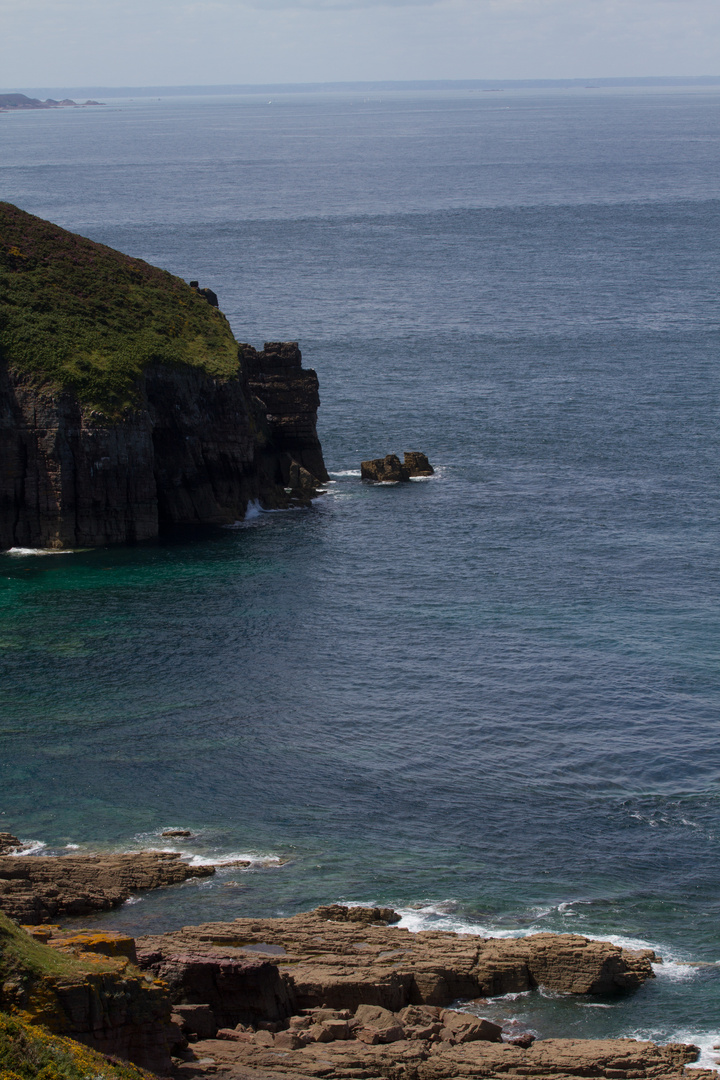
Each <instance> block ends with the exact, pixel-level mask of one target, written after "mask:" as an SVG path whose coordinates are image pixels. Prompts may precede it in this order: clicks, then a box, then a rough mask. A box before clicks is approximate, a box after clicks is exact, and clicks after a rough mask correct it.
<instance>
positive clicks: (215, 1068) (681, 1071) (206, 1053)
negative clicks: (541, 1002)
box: [174, 1032, 718, 1080]
mask: <svg viewBox="0 0 720 1080" xmlns="http://www.w3.org/2000/svg"><path fill="white" fill-rule="evenodd" d="M218 1034H221V1033H218ZM222 1034H224V1033H222ZM234 1034H237V1035H242V1034H243V1033H241V1032H236V1033H234ZM260 1034H261V1033H260V1032H258V1033H257V1035H258V1036H260ZM262 1034H263V1036H265V1038H264V1039H263V1040H262V1041H260V1040H259V1041H258V1042H257V1043H255V1042H245V1041H241V1040H240V1039H238V1040H231V1039H228V1038H227V1037H224V1038H215V1039H208V1040H202V1041H198V1042H195V1043H193V1044H192V1045H191V1046H190V1047H189V1048H188V1050H187V1051H186V1052H185V1053H184V1054H183V1059H182V1060H177V1061H176V1067H175V1070H174V1075H175V1076H176V1077H178V1078H187V1080H191V1078H193V1077H200V1076H207V1075H213V1076H217V1077H221V1078H222V1080H280V1078H281V1077H282V1078H287V1077H323V1078H325V1080H361V1078H368V1080H370V1078H373V1080H379V1078H383V1077H387V1080H459V1078H462V1080H470V1078H475V1077H478V1078H480V1077H482V1078H483V1080H507V1078H508V1077H518V1076H521V1077H522V1076H526V1077H538V1078H542V1080H547V1078H549V1077H552V1078H553V1080H580V1078H583V1080H584V1078H587V1077H597V1078H602V1080H626V1078H627V1080H717V1075H718V1074H717V1072H715V1071H713V1070H708V1069H696V1068H693V1069H688V1070H686V1069H685V1066H686V1065H688V1064H689V1063H691V1062H693V1061H695V1060H696V1059H697V1055H698V1050H697V1047H694V1046H686V1045H683V1044H670V1045H668V1046H657V1045H655V1044H654V1043H650V1042H636V1041H635V1040H633V1039H608V1040H595V1039H587V1040H585V1039H543V1040H538V1041H537V1042H535V1043H533V1044H532V1045H531V1046H530V1047H521V1046H513V1045H511V1044H509V1043H496V1042H487V1041H480V1040H477V1041H471V1042H460V1043H457V1044H455V1045H451V1044H448V1043H445V1042H438V1043H432V1042H430V1041H429V1040H425V1039H418V1038H412V1039H401V1040H398V1041H395V1042H392V1043H389V1044H386V1043H378V1044H370V1043H367V1042H363V1041H361V1040H360V1039H337V1040H333V1041H325V1042H316V1043H309V1044H305V1045H293V1040H292V1038H291V1037H289V1033H287V1032H283V1033H281V1034H277V1035H274V1036H273V1035H269V1033H268V1032H263V1033H262ZM268 1035H269V1038H268ZM263 1043H264V1045H263Z"/></svg>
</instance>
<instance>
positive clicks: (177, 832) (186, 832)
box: [160, 829, 192, 836]
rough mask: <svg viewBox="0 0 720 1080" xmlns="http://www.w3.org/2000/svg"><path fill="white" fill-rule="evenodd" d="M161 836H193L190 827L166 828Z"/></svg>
mask: <svg viewBox="0 0 720 1080" xmlns="http://www.w3.org/2000/svg"><path fill="white" fill-rule="evenodd" d="M160 835H161V836H192V832H191V831H190V829H166V830H165V832H163V833H160Z"/></svg>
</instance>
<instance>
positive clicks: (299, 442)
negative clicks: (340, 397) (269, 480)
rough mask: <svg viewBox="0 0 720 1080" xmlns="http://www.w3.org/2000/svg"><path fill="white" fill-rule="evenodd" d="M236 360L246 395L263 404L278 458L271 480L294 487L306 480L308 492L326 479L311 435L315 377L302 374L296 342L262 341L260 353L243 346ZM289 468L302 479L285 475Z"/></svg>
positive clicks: (316, 441)
mask: <svg viewBox="0 0 720 1080" xmlns="http://www.w3.org/2000/svg"><path fill="white" fill-rule="evenodd" d="M241 356H242V362H243V367H244V368H245V371H246V372H247V376H248V385H249V387H250V390H251V392H252V393H253V394H255V396H256V397H257V398H258V399H259V400H260V401H261V402H262V404H263V408H264V415H265V420H266V422H267V425H268V432H269V436H270V441H271V445H272V448H273V453H274V454H276V455H278V460H277V462H276V464H275V469H276V472H275V477H274V478H275V480H276V481H277V482H282V483H283V484H284V485H288V484H290V485H291V486H293V487H300V486H302V483H303V482H304V483H305V484H306V485H307V484H308V479H307V478H309V481H310V483H309V486H311V487H312V486H317V485H318V483H319V482H320V483H322V482H324V481H325V480H327V479H329V477H328V474H327V470H326V469H325V462H324V461H323V455H322V448H321V446H320V440H319V439H318V437H317V430H316V422H317V411H318V408H319V406H320V392H319V385H318V377H317V375H316V373H315V372H314V371H312V370H308V369H306V368H303V366H302V354H301V352H300V349H299V348H298V346H297V342H295V341H266V342H265V348H264V349H263V351H262V353H259V352H256V351H255V349H253V348H251V347H250V346H249V345H244V346H241ZM293 465H295V466H296V469H297V468H298V467H299V469H302V470H305V474H306V476H303V475H302V474H298V472H297V471H295V472H294V473H293V472H291V470H292V468H293ZM296 478H297V479H296ZM293 481H295V482H293ZM298 481H299V482H298Z"/></svg>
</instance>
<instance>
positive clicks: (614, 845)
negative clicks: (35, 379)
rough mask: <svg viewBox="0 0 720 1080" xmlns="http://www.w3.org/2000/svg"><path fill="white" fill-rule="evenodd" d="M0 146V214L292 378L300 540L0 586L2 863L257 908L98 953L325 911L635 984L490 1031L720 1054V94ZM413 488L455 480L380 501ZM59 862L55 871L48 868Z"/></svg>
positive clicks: (246, 538)
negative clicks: (309, 415) (398, 918)
mask: <svg viewBox="0 0 720 1080" xmlns="http://www.w3.org/2000/svg"><path fill="white" fill-rule="evenodd" d="M106 100H107V104H106V105H105V106H104V107H103V108H87V109H76V110H74V109H62V110H56V111H52V110H50V111H37V112H25V113H16V114H12V113H0V198H2V199H5V200H8V201H10V202H13V203H16V204H17V205H18V206H20V207H22V208H23V209H24V210H27V211H30V212H31V213H34V214H38V215H40V216H42V217H45V218H49V219H51V220H52V221H54V222H57V223H58V224H60V225H62V226H64V227H66V228H68V229H72V230H74V231H77V232H80V233H82V234H83V235H85V236H88V237H91V238H92V239H93V240H98V241H101V242H103V243H105V244H109V245H111V246H113V247H116V248H119V249H121V250H122V251H125V252H127V253H129V254H131V255H135V256H138V257H140V258H142V259H146V260H148V261H149V262H152V263H155V264H157V265H159V266H162V267H165V268H167V269H169V270H171V271H172V272H173V273H175V274H178V275H180V276H181V277H183V278H185V279H187V280H189V279H190V278H197V279H199V280H200V284H201V285H204V286H209V287H210V288H212V289H214V290H215V291H216V292H217V293H218V295H219V298H220V306H221V308H222V309H223V310H224V312H225V313H226V315H227V316H228V318H229V319H230V322H231V324H232V327H233V330H234V332H235V334H236V336H237V337H238V339H239V340H241V341H248V342H250V343H251V344H253V345H255V346H259V347H261V346H262V343H263V342H264V341H265V340H288V339H292V340H295V339H297V340H299V341H300V344H301V348H302V350H303V355H304V362H305V364H306V366H309V367H314V368H315V369H316V370H317V372H318V374H319V378H320V386H321V396H322V408H321V410H320V419H319V432H320V437H321V440H322V444H323V448H324V452H325V458H326V463H327V466H328V469H329V471H330V473H331V476H332V483H331V484H329V485H328V493H327V494H326V495H324V496H322V497H321V498H320V499H319V500H318V501H317V502H316V503H315V504H314V505H313V507H312V508H311V509H309V510H305V511H292V512H285V513H255V515H254V516H250V517H249V518H248V520H246V521H244V522H240V523H238V524H237V526H236V527H233V528H228V529H219V528H218V529H207V530H195V531H190V530H188V531H180V532H178V533H177V534H174V535H172V536H166V537H163V538H162V539H161V540H159V541H158V542H153V543H146V544H141V545H138V546H137V547H133V548H117V549H111V548H105V549H101V550H92V551H81V552H77V553H68V554H60V555H43V554H39V553H33V552H28V551H16V552H12V553H9V554H8V553H6V554H2V555H0V697H1V699H2V708H1V713H0V830H3V829H5V830H9V831H11V832H15V833H16V834H18V835H20V836H21V837H22V838H23V839H25V840H31V841H35V842H36V845H35V848H34V850H36V851H39V850H45V851H63V850H75V849H76V848H77V849H79V850H81V851H83V850H98V849H103V850H115V851H126V850H138V849H139V848H148V847H158V846H165V845H167V843H168V842H167V841H163V840H161V839H160V833H161V832H162V831H163V830H164V829H168V828H172V827H175V828H188V829H192V830H193V832H194V833H195V834H196V835H195V838H194V839H193V840H191V841H188V842H182V843H183V844H184V847H183V850H184V851H185V852H186V854H187V856H188V857H190V858H192V859H193V860H195V861H197V862H201V861H210V862H216V861H218V860H220V861H222V860H226V861H228V860H231V859H233V858H238V857H241V856H244V855H246V856H248V857H251V858H252V860H253V861H252V865H251V868H250V869H249V870H246V871H241V870H238V869H237V868H236V867H227V868H226V869H225V870H221V871H220V872H219V873H218V874H217V875H216V876H215V877H214V878H212V879H209V880H203V881H201V882H199V883H197V882H191V883H187V884H186V885H184V886H181V887H179V888H175V889H169V890H159V891H158V892H155V893H149V894H146V895H144V896H143V897H142V898H141V899H137V900H134V901H133V902H129V903H128V904H127V905H125V906H124V907H123V908H122V909H120V910H119V911H117V912H115V913H112V914H110V915H108V916H105V917H103V918H99V919H98V920H96V921H97V922H98V924H105V925H109V926H114V927H122V928H127V929H128V930H130V931H135V932H149V931H152V932H159V931H162V930H166V929H171V928H175V927H178V926H181V925H184V924H188V923H196V922H200V921H205V920H210V919H232V918H233V917H235V916H245V915H253V916H264V915H268V916H269V915H280V914H292V913H295V912H299V911H304V910H307V909H309V908H311V907H313V906H315V905H317V904H319V903H327V902H332V901H345V902H353V903H370V902H373V903H382V904H389V905H392V906H394V907H396V908H397V909H399V910H400V911H401V912H402V913H403V916H404V922H403V925H406V926H409V927H411V928H415V929H418V928H423V927H425V928H427V927H444V928H448V929H472V930H476V931H479V932H482V933H486V934H493V935H522V934H528V933H533V932H536V931H539V930H552V931H559V932H580V933H583V934H587V935H592V936H597V937H602V938H608V939H610V940H613V941H617V942H620V943H625V944H635V945H638V946H650V947H652V948H655V949H656V950H657V951H658V952H659V953H660V954H661V955H662V956H663V957H664V958H665V963H664V964H663V965H659V966H658V968H657V976H658V977H657V979H656V980H655V981H653V982H652V983H650V984H648V985H646V986H645V987H644V988H643V989H642V990H641V991H640V992H639V993H637V994H636V995H634V996H632V997H628V998H620V999H609V1000H603V1001H591V1000H589V999H585V998H577V999H567V998H562V997H559V996H557V995H547V994H544V993H542V992H539V991H537V992H532V993H528V994H524V995H519V996H518V995H515V996H513V997H512V998H504V999H499V1000H496V1001H495V1002H493V1003H492V1004H491V1005H490V1006H489V1007H488V1009H487V1010H485V1015H488V1016H490V1017H491V1018H493V1019H500V1020H502V1021H503V1022H505V1023H508V1024H510V1023H511V1022H512V1021H513V1020H514V1021H517V1024H519V1025H522V1026H523V1027H527V1028H529V1029H530V1030H533V1031H534V1032H536V1034H538V1035H539V1036H551V1035H568V1036H595V1037H599V1036H603V1037H610V1036H621V1035H635V1036H639V1037H652V1038H655V1039H658V1040H659V1041H668V1040H678V1039H681V1040H684V1041H695V1042H697V1043H698V1044H699V1045H701V1046H702V1047H703V1050H704V1054H703V1059H702V1060H703V1062H707V1063H710V1062H712V1060H713V1058H714V1057H716V1056H718V1053H717V1051H716V1052H715V1053H713V1051H712V1046H713V1044H714V1043H717V1044H719V1045H720V941H719V940H718V927H719V925H720V844H719V842H718V841H719V837H720V740H719V738H718V735H719V724H718V719H719V706H720V685H719V683H720V680H719V673H718V661H719V659H720V546H719V541H720V537H719V535H718V527H719V523H720V453H719V451H720V416H719V409H720V363H719V359H720V357H719V355H718V352H719V345H720V336H719V334H718V330H719V329H720V303H719V299H718V283H719V279H720V213H719V211H720V88H719V87H702V88H698V87H692V88H672V89H669V88H667V87H665V88H659V89H658V88H655V89H653V88H635V89H618V88H614V89H608V88H605V89H592V88H587V89H582V88H575V89H571V90H533V91H528V90H524V91H520V90H506V91H503V92H497V93H484V92H479V91H470V90H463V91H460V90H458V91H451V90H444V91H439V90H438V91H435V92H429V91H423V92H420V91H413V92H411V91H401V90H398V91H395V92H392V91H390V92H383V93H380V92H370V91H368V92H365V93H363V92H352V93H350V92H348V93H327V94H323V93H293V94H290V93H288V94H276V93H273V94H267V93H258V94H245V95H235V96H233V95H227V96H215V97H213V96H203V97H191V96H187V97H182V96H177V97H169V98H148V97H145V98H136V99H134V100H131V99H121V98H108V99H106ZM404 450H422V451H424V452H425V453H427V454H428V456H429V457H430V460H431V462H432V463H433V464H434V465H435V467H436V470H437V471H436V475H435V476H434V477H433V478H431V479H429V480H423V481H417V482H413V483H410V484H405V485H401V486H371V485H366V484H363V483H362V482H361V480H360V473H359V469H360V461H361V460H362V459H364V458H368V457H377V456H381V455H384V454H386V453H388V452H398V453H400V454H402V452H403V451H404ZM42 845H45V846H44V847H43V846H42Z"/></svg>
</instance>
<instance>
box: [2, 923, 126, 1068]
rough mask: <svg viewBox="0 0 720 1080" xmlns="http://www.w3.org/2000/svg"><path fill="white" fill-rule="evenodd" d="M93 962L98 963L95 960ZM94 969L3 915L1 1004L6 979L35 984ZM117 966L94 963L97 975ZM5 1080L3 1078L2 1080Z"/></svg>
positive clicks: (108, 962) (111, 963) (110, 962)
mask: <svg viewBox="0 0 720 1080" xmlns="http://www.w3.org/2000/svg"><path fill="white" fill-rule="evenodd" d="M92 959H93V960H95V959H97V958H96V957H92ZM89 966H90V965H89V964H87V963H83V961H82V960H80V959H78V958H77V957H75V956H71V955H68V954H67V953H63V952H59V951H58V950H57V949H52V948H50V946H49V945H43V944H41V943H40V942H39V941H35V939H34V938H32V937H30V935H29V934H28V933H26V932H25V930H23V929H21V927H19V926H18V925H17V923H14V922H13V921H12V919H8V917H7V915H3V913H2V912H1V911H0V1000H1V999H2V983H3V982H4V981H5V980H6V979H10V978H20V979H23V980H28V981H29V982H33V981H35V980H37V979H42V978H43V977H44V976H45V975H56V976H58V977H63V976H70V977H71V976H75V975H84V974H85V973H86V972H87V971H88V967H89ZM116 966H117V965H116V964H115V963H114V962H113V961H112V960H108V961H107V963H106V964H105V965H102V964H100V965H98V964H96V963H93V964H92V966H91V970H92V971H93V972H95V971H98V970H102V969H103V967H104V968H106V969H107V970H108V971H113V970H115V969H116ZM0 1080H1V1078H0Z"/></svg>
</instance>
